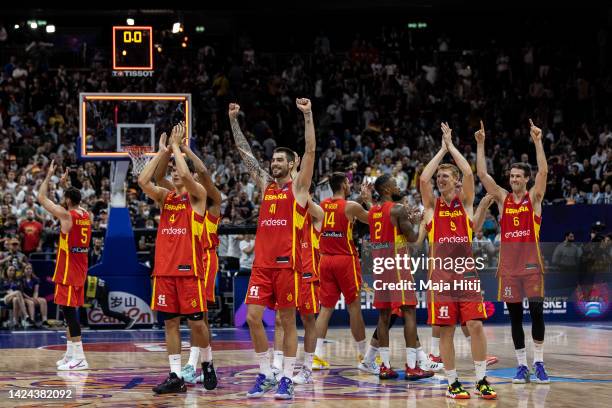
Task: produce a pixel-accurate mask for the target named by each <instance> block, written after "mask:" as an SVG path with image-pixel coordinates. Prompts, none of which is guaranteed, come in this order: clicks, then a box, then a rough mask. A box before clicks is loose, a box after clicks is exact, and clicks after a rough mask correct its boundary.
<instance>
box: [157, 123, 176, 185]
mask: <svg viewBox="0 0 612 408" xmlns="http://www.w3.org/2000/svg"><path fill="white" fill-rule="evenodd" d="M157 152H158V153H160V154H161V157H160V158H159V163H158V164H157V166H156V167H155V172H154V174H153V180H155V184H157V185H158V186H160V187H163V188H165V189H168V190H173V189H174V186H173V185H172V183H171V182H170V181H169V180H168V179H167V178H166V173H167V172H168V163H169V162H170V156H171V155H172V152H171V151H170V150H169V149H168V148H167V147H166V133H165V132H164V133H162V134H161V137H160V138H159V150H158V151H157Z"/></svg>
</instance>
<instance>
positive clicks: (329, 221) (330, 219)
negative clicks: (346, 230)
mask: <svg viewBox="0 0 612 408" xmlns="http://www.w3.org/2000/svg"><path fill="white" fill-rule="evenodd" d="M334 217H335V213H333V212H326V213H325V226H326V227H332V228H334V225H336V221H335V220H334Z"/></svg>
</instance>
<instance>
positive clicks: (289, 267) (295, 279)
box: [228, 99, 316, 399]
mask: <svg viewBox="0 0 612 408" xmlns="http://www.w3.org/2000/svg"><path fill="white" fill-rule="evenodd" d="M296 105H297V107H298V109H299V110H300V111H301V112H302V113H303V114H304V130H305V131H304V137H305V145H306V146H305V151H304V156H303V157H302V160H301V163H302V166H301V167H300V170H299V172H298V174H297V176H296V177H295V179H293V180H292V179H291V170H292V168H293V167H294V166H295V165H296V160H297V158H296V156H295V154H294V152H293V151H292V150H291V149H288V148H283V147H280V148H276V149H275V150H274V154H273V155H272V160H271V163H270V170H271V172H272V175H270V174H268V173H267V172H266V171H265V170H264V169H263V168H261V166H260V165H259V162H258V161H257V159H255V156H254V155H253V154H252V152H251V149H250V147H249V143H248V141H247V140H246V138H245V137H244V135H243V133H242V130H241V129H240V124H239V122H238V114H239V112H240V106H238V105H237V104H235V103H231V104H230V105H229V112H228V113H229V118H230V124H231V128H232V133H233V135H234V140H235V142H236V146H237V148H238V152H239V153H240V155H241V156H242V161H243V164H244V165H245V166H246V167H247V169H248V170H249V172H250V173H251V177H252V178H253V180H254V181H255V182H256V183H257V185H258V187H259V188H260V190H261V191H262V192H263V194H262V202H261V205H260V208H259V218H258V223H257V239H256V240H255V259H254V261H253V268H252V272H251V278H250V280H249V286H248V289H247V297H246V301H245V303H246V304H247V323H248V325H249V330H250V333H251V339H252V341H253V345H254V348H255V358H256V360H257V362H258V364H259V374H258V376H257V378H256V381H255V384H254V385H253V387H252V388H251V389H250V390H249V391H248V392H247V397H248V398H258V397H261V396H262V395H263V394H264V393H265V392H266V391H268V390H270V389H271V388H273V387H274V386H275V384H276V380H275V378H274V375H273V374H272V368H271V366H270V358H269V355H268V339H267V336H266V332H265V329H264V326H263V321H262V318H263V313H264V309H265V307H266V306H267V307H269V308H271V309H275V308H276V309H277V312H278V313H279V315H280V321H281V325H282V328H283V355H284V359H283V373H282V377H281V379H280V381H279V385H278V389H277V392H276V394H275V398H276V399H292V398H293V395H294V391H293V382H292V380H291V378H292V377H293V370H294V367H295V359H296V357H295V356H296V353H297V331H296V326H295V312H296V308H297V306H298V305H299V293H298V289H299V288H298V286H299V279H300V277H299V270H300V269H301V266H300V265H299V263H300V259H299V255H298V254H297V252H298V251H299V250H300V243H299V242H300V239H299V234H300V230H301V229H302V227H303V225H304V219H305V216H306V208H307V205H308V198H309V190H310V184H311V181H312V175H313V169H314V161H315V149H316V140H315V131H314V122H313V118H312V111H311V103H310V101H309V100H308V99H297V100H296Z"/></svg>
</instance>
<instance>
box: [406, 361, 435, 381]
mask: <svg viewBox="0 0 612 408" xmlns="http://www.w3.org/2000/svg"><path fill="white" fill-rule="evenodd" d="M405 373H406V377H405V378H406V380H409V381H416V380H420V379H421V378H429V377H431V376H432V375H433V372H431V371H423V370H422V369H421V368H420V367H419V365H418V364H417V365H416V366H415V367H414V368H410V367H408V364H406V371H405Z"/></svg>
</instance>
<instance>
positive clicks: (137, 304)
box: [87, 292, 165, 324]
mask: <svg viewBox="0 0 612 408" xmlns="http://www.w3.org/2000/svg"><path fill="white" fill-rule="evenodd" d="M108 300H109V307H110V309H111V310H113V311H115V312H119V313H123V314H124V315H126V316H128V317H130V318H132V319H136V324H151V323H152V322H153V312H151V308H150V307H149V305H148V303H147V302H145V301H144V300H142V299H141V298H139V297H138V296H136V295H133V294H131V293H127V292H110V293H109V295H108ZM163 301H164V303H165V299H163ZM158 302H159V299H158ZM87 320H89V323H90V324H120V323H121V322H119V321H118V320H117V319H114V318H112V317H109V316H105V315H104V313H103V312H102V309H100V308H99V307H96V308H91V309H89V310H88V312H87Z"/></svg>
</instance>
